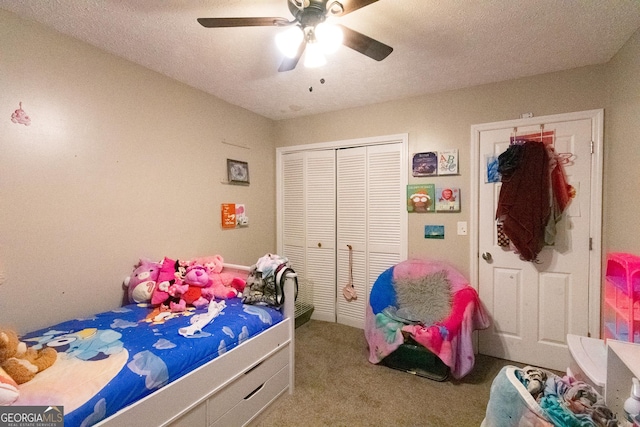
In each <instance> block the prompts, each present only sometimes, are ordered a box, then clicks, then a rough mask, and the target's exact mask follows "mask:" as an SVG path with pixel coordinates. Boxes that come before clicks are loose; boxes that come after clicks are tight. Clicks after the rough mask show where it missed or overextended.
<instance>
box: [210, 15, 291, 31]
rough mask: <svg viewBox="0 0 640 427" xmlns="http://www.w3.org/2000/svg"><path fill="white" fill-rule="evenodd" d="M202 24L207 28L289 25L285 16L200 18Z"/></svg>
mask: <svg viewBox="0 0 640 427" xmlns="http://www.w3.org/2000/svg"><path fill="white" fill-rule="evenodd" d="M198 22H199V23H200V25H202V26H203V27H206V28H226V27H270V26H282V25H288V24H289V21H287V20H286V19H284V18H266V17H265V18H198Z"/></svg>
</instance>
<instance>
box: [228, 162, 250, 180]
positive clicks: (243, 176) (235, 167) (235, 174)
mask: <svg viewBox="0 0 640 427" xmlns="http://www.w3.org/2000/svg"><path fill="white" fill-rule="evenodd" d="M227 176H228V178H229V184H245V185H249V164H248V163H247V162H242V161H240V160H231V159H227Z"/></svg>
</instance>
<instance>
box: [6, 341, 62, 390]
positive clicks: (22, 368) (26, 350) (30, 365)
mask: <svg viewBox="0 0 640 427" xmlns="http://www.w3.org/2000/svg"><path fill="white" fill-rule="evenodd" d="M57 357H58V353H57V352H56V350H55V349H53V348H51V347H46V348H43V349H42V350H38V351H36V350H34V349H33V348H31V347H27V345H26V344H25V343H24V342H22V341H20V340H19V339H18V335H17V334H16V333H15V332H13V331H11V330H8V329H5V330H0V368H2V369H3V370H4V371H5V372H6V373H7V374H8V375H9V377H11V378H12V379H13V381H15V382H16V383H17V384H23V383H26V382H27V381H29V380H31V379H33V377H35V376H36V374H37V373H38V372H40V371H43V370H45V369H47V368H48V367H49V366H51V365H53V364H54V363H55V361H56V359H57Z"/></svg>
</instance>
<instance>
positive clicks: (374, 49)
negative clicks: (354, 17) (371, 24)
mask: <svg viewBox="0 0 640 427" xmlns="http://www.w3.org/2000/svg"><path fill="white" fill-rule="evenodd" d="M338 26H339V27H340V28H342V34H343V36H344V39H343V40H342V44H343V45H345V46H347V47H350V48H351V49H353V50H355V51H357V52H360V53H361V54H363V55H366V56H368V57H369V58H371V59H375V60H376V61H382V60H383V59H384V58H386V57H387V56H389V54H390V53H391V52H393V48H392V47H391V46H387V45H386V44H384V43H382V42H379V41H378V40H374V39H372V38H371V37H369V36H365V35H364V34H362V33H359V32H357V31H354V30H352V29H351V28H347V27H345V26H344V25H338Z"/></svg>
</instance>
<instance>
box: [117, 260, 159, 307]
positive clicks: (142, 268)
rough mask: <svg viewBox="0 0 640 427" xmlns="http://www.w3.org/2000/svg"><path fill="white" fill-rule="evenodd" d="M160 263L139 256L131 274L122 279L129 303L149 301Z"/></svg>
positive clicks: (154, 286)
mask: <svg viewBox="0 0 640 427" xmlns="http://www.w3.org/2000/svg"><path fill="white" fill-rule="evenodd" d="M160 267H161V264H160V263H159V262H153V261H150V260H148V259H144V258H141V259H140V260H139V261H138V263H137V264H136V265H135V266H134V270H133V273H132V274H131V276H129V277H127V278H126V279H125V280H124V285H125V286H126V288H127V295H128V298H129V302H130V303H144V302H149V301H151V296H152V295H153V291H154V290H155V288H156V282H157V280H158V273H159V272H160Z"/></svg>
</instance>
